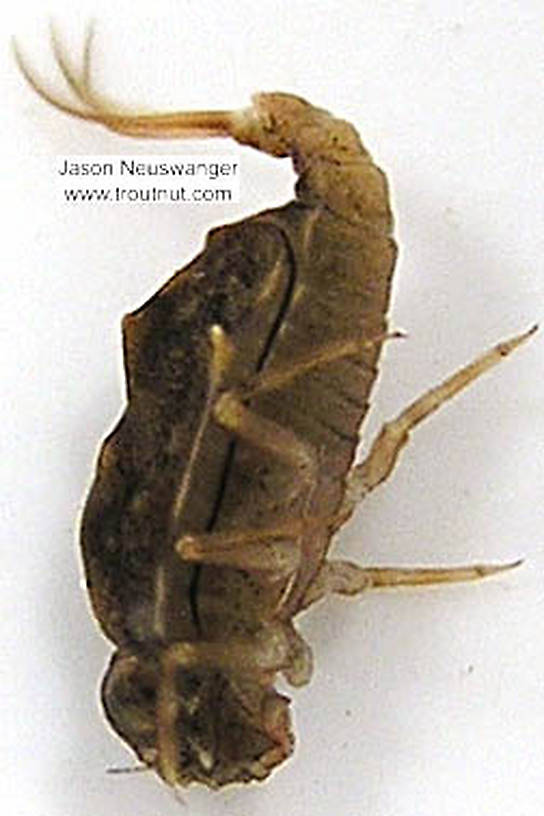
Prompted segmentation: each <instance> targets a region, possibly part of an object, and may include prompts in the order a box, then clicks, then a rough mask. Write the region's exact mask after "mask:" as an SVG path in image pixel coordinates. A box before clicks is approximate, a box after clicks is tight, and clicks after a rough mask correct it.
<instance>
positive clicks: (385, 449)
mask: <svg viewBox="0 0 544 816" xmlns="http://www.w3.org/2000/svg"><path fill="white" fill-rule="evenodd" d="M536 330H537V326H533V327H532V328H530V329H529V331H527V332H525V333H524V334H520V335H517V336H516V337H511V338H510V339H508V340H505V341H503V342H502V343H498V344H497V345H496V346H494V347H493V348H492V349H490V350H489V351H487V352H486V353H484V354H482V355H481V356H480V357H477V358H476V359H475V360H473V361H472V362H471V363H469V364H468V365H467V366H465V367H464V368H461V369H460V370H459V371H457V372H456V373H455V374H453V376H451V377H449V378H448V379H446V380H444V382H442V383H440V385H438V386H436V387H434V388H431V389H430V390H429V391H427V392H426V393H425V394H423V395H422V396H421V397H419V399H417V400H415V402H413V403H412V404H411V405H409V406H408V407H407V408H405V409H404V411H402V412H401V413H400V414H399V415H398V416H397V417H396V419H394V420H393V421H392V422H387V423H386V424H385V425H384V426H383V427H382V430H381V431H380V433H379V434H378V436H377V438H376V439H375V440H374V443H373V445H372V447H371V449H370V453H369V454H368V456H367V458H366V459H365V460H364V462H362V464H360V465H356V466H355V467H353V468H352V470H351V472H350V473H349V474H348V477H347V485H346V495H345V498H344V503H343V505H342V508H341V510H340V514H339V516H340V518H341V519H342V522H343V521H345V519H347V518H348V517H349V516H350V515H351V513H352V512H353V510H354V509H355V507H356V505H357V504H358V503H359V502H360V501H362V499H364V498H365V496H367V495H368V493H370V492H371V491H372V490H374V488H375V487H377V486H378V485H379V484H380V483H381V482H383V481H385V480H386V479H387V477H388V476H389V475H390V473H391V472H392V470H393V468H394V467H395V464H396V462H397V458H398V456H399V454H400V452H401V450H402V449H403V447H404V446H405V445H406V443H407V442H408V439H409V436H410V431H412V430H413V428H415V427H416V426H417V425H419V423H420V422H422V421H423V420H424V419H426V418H427V417H428V416H429V415H430V414H432V413H433V412H434V411H436V410H437V409H438V408H440V406H441V405H442V404H443V403H445V402H447V401H448V400H449V399H451V398H452V397H454V396H455V395H456V394H458V393H459V392H460V391H462V390H463V388H466V387H467V386H468V385H470V383H471V382H473V381H474V380H476V379H477V378H478V377H479V376H480V375H481V374H484V373H485V372H486V371H487V370H488V369H490V368H492V367H493V366H495V365H497V363H500V362H501V360H503V359H504V358H505V357H507V356H508V355H509V354H511V352H513V351H514V350H515V349H517V348H518V347H519V346H520V345H521V344H522V343H524V342H525V341H526V340H528V339H529V337H531V335H533V334H534V333H535V331H536Z"/></svg>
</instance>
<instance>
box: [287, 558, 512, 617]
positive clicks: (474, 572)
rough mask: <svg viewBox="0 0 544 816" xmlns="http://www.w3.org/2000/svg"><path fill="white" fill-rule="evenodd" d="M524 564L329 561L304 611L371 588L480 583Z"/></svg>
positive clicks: (305, 600)
mask: <svg viewBox="0 0 544 816" xmlns="http://www.w3.org/2000/svg"><path fill="white" fill-rule="evenodd" d="M520 564H521V561H514V562H513V563H511V564H471V565H470V566H463V567H414V568H410V567H361V566H359V565H358V564H353V563H352V562H351V561H326V562H325V563H324V564H323V566H322V567H321V569H320V571H319V572H318V574H317V576H316V577H315V579H314V580H313V581H312V583H311V584H310V586H309V587H308V589H307V590H306V594H305V595H304V598H303V600H302V604H301V609H307V608H308V607H309V606H311V605H312V604H314V603H315V602H316V601H319V600H320V599H321V598H323V597H324V596H325V595H330V594H338V595H358V594H359V593H361V592H365V591H366V590H368V589H383V588H391V587H399V586H421V585H429V584H449V583H457V582H459V581H476V580H478V579H479V578H485V577H486V576H488V575H494V574H495V573H497V572H504V571H505V570H509V569H513V568H514V567H517V566H519V565H520Z"/></svg>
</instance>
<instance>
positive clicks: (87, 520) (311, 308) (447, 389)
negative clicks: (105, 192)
mask: <svg viewBox="0 0 544 816" xmlns="http://www.w3.org/2000/svg"><path fill="white" fill-rule="evenodd" d="M53 47H54V51H55V56H56V60H57V63H58V66H59V68H60V70H61V73H62V74H63V76H64V79H65V80H66V82H67V85H68V88H69V89H70V90H71V92H72V94H73V95H74V97H75V101H74V102H66V101H64V100H63V99H62V98H61V97H57V95H56V94H54V93H52V92H50V91H49V90H47V89H46V88H45V86H44V85H43V84H42V83H41V82H40V81H38V80H37V79H35V78H34V75H33V73H32V72H31V71H30V70H29V68H28V67H27V65H26V63H25V62H24V61H23V59H22V58H21V56H20V54H18V60H19V65H20V67H21V70H22V71H23V73H24V74H25V76H26V78H27V79H28V81H29V83H30V85H31V86H32V87H33V88H34V90H36V91H37V92H38V93H39V94H40V95H41V96H42V97H43V98H44V99H46V100H47V101H48V102H50V103H51V104H53V105H54V106H55V107H56V108H58V109H60V110H61V111H64V112H66V113H68V114H70V115H72V116H76V117H79V118H80V119H83V120H86V121H88V122H94V123H96V124H99V125H103V126H104V127H106V128H108V129H109V130H112V131H115V132H116V133H118V134H121V135H127V136H132V137H137V138H150V139H153V138H161V137H165V136H167V137H170V138H172V137H180V138H185V137H190V138H197V137H200V136H206V137H207V136H211V137H230V138H233V139H235V140H236V141H237V142H239V143H240V144H242V145H249V146H251V147H253V148H256V149H257V150H260V151H263V152H265V153H268V154H270V155H272V156H276V157H279V158H281V157H289V158H290V159H291V160H292V163H293V167H294V170H295V172H296V174H297V176H298V180H297V183H296V187H295V196H294V199H293V200H292V201H290V202H289V203H287V204H285V205H284V206H281V207H278V208H276V209H270V210H267V211H265V212H262V213H259V214H258V215H255V216H253V217H250V218H246V219H244V220H243V221H239V222H238V223H233V224H229V225H227V226H224V227H220V228H218V229H214V230H213V231H212V232H211V233H210V234H209V236H208V238H207V241H206V245H205V248H204V249H203V251H202V252H201V253H200V254H199V255H198V256H197V257H196V258H195V259H194V260H193V261H192V262H191V263H189V265H188V266H187V267H185V268H184V269H181V270H180V271H178V272H176V274H175V275H174V276H173V277H172V278H171V279H170V280H169V281H168V282H167V283H166V284H165V285H164V286H163V287H162V288H161V289H160V291H159V292H158V293H157V294H155V295H154V296H153V297H152V298H151V299H150V300H148V302H147V303H145V304H144V305H143V306H141V307H140V308H139V309H137V310H136V311H135V312H133V313H131V314H129V315H127V316H126V317H125V318H124V321H123V342H124V357H125V368H126V377H127V405H126V408H125V410H124V413H123V415H122V417H121V419H120V420H119V422H118V424H117V426H116V427H115V429H114V430H113V431H112V432H111V433H110V434H109V436H108V437H107V439H106V440H105V442H104V444H103V445H102V448H101V451H100V455H99V458H98V464H97V468H96V476H95V480H94V484H93V486H92V489H91V492H90V495H89V497H88V500H87V504H86V507H85V511H84V515H83V521H82V529H81V546H82V552H83V560H84V565H85V572H86V580H87V586H88V590H89V594H90V598H91V603H92V607H93V610H94V614H95V616H96V618H97V621H98V623H99V624H100V626H101V628H102V630H103V632H104V633H105V634H106V636H107V637H108V638H109V639H110V640H111V641H112V642H113V643H114V644H115V647H116V651H115V652H114V654H113V657H112V659H111V662H110V665H109V668H108V670H107V672H106V676H105V679H104V681H103V685H102V700H103V705H104V709H105V712H106V715H107V718H108V720H109V722H110V723H111V725H112V726H113V728H114V729H115V731H116V732H117V733H118V734H119V735H120V736H121V737H122V738H123V740H125V741H126V742H127V743H128V744H129V745H130V747H131V748H132V749H133V750H134V752H135V753H136V754H137V756H138V757H139V758H140V760H141V761H142V763H144V765H145V766H148V767H149V768H151V769H154V770H155V771H156V772H157V773H158V774H159V775H160V777H161V778H162V779H163V780H164V781H165V782H166V783H168V784H169V785H173V786H178V785H181V786H186V785H189V784H190V783H193V782H201V783H204V784H205V785H208V786H209V787H211V788H219V787H222V786H224V785H227V784H230V783H235V782H238V783H239V782H249V781H251V780H258V779H264V778H265V777H267V776H268V775H269V773H270V772H271V770H272V769H273V768H274V767H276V766H277V765H279V764H280V763H281V762H283V761H284V760H285V759H286V758H287V757H288V756H289V755H290V754H291V753H292V751H293V742H294V740H293V735H292V731H291V725H290V715H289V702H290V701H289V700H288V698H287V697H285V696H284V695H283V694H280V693H278V692H277V691H276V689H275V680H276V678H277V675H278V674H282V675H283V676H284V677H285V678H286V679H287V681H288V682H289V683H290V684H291V685H293V686H300V685H303V684H305V683H307V682H308V681H309V680H310V677H311V673H312V657H311V650H310V647H309V646H308V645H307V644H306V643H305V641H304V640H303V639H302V637H301V636H300V634H299V633H298V632H297V629H296V627H295V624H294V620H295V618H296V616H297V615H298V614H299V613H300V612H301V611H303V610H305V609H307V608H308V607H309V606H311V605H312V604H313V603H315V602H316V601H318V600H319V599H321V598H323V597H324V596H326V595H328V594H330V593H340V594H343V595H355V594H357V593H360V592H363V591H366V590H368V589H371V588H374V587H391V586H397V585H413V584H433V583H438V582H450V581H460V580H470V579H476V578H480V577H482V576H485V575H490V574H493V573H496V572H499V571H501V570H505V569H509V568H510V567H512V566H514V564H507V565H497V566H494V565H472V566H466V567H454V568H444V569H441V568H433V569H431V568H414V569H407V568H395V567H388V568H385V567H379V568H372V567H365V566H359V565H357V564H355V563H351V562H347V561H341V560H334V559H330V558H329V557H328V552H329V549H330V546H331V542H332V540H333V538H334V536H335V534H336V533H337V531H338V529H339V528H340V527H341V526H342V525H343V524H344V522H345V521H346V520H347V519H348V518H349V517H350V516H351V514H352V513H353V511H354V510H355V508H356V507H357V506H358V505H359V503H360V502H361V500H362V499H364V498H365V496H367V495H368V494H369V493H370V492H371V491H372V490H374V488H376V487H377V486H378V485H379V484H381V483H382V482H383V481H385V480H386V479H387V477H388V476H389V474H390V473H391V472H392V470H393V468H394V466H395V463H396V461H397V459H398V456H399V454H400V451H401V450H402V448H403V447H404V445H405V444H406V443H407V441H408V438H409V435H410V432H411V430H412V429H413V428H415V426H416V425H417V424H418V423H420V422H421V421H423V420H424V419H425V418H426V417H427V416H429V414H431V413H432V412H434V411H435V410H436V409H438V408H439V407H440V406H441V405H442V404H443V403H444V402H445V401H447V400H449V399H450V398H451V397H453V396H454V395H455V394H457V393H458V392H459V391H461V390H462V389H463V388H465V387H466V386H467V385H469V384H470V383H471V382H472V381H473V380H475V379H476V378H477V377H479V376H480V375H481V374H483V373H484V372H485V371H487V370H488V369H489V368H491V367H492V366H494V365H495V364H497V363H498V362H500V361H501V360H502V359H503V358H504V357H505V356H507V355H509V354H510V353H511V352H512V351H513V350H514V349H516V348H518V346H520V345H521V344H522V343H523V342H524V341H525V340H526V339H527V338H528V337H529V336H530V335H531V334H532V333H533V332H534V331H535V328H536V327H533V328H532V329H530V330H529V331H527V332H526V333H524V334H521V335H519V336H517V337H513V338H511V339H509V340H506V341H504V342H502V343H499V344H498V345H497V346H495V347H494V348H492V349H491V350H490V351H488V352H487V353H485V354H483V355H482V356H480V357H478V358H477V359H476V360H475V361H473V362H472V363H470V364H469V365H467V366H466V367H465V368H463V369H461V370H460V371H458V372H456V373H455V374H453V376H451V377H450V378H448V379H447V380H445V381H444V382H442V383H441V384H440V385H438V386H437V387H435V388H432V389H431V390H430V391H428V392H427V393H425V394H423V395H422V396H421V397H419V398H418V399H416V400H415V401H414V402H413V403H412V404H411V405H409V406H408V407H407V408H406V409H405V410H404V411H402V413H401V414H400V415H399V416H398V417H397V418H396V419H394V420H393V421H391V422H388V423H387V424H386V425H385V426H384V427H383V429H382V431H381V432H380V434H379V435H378V437H377V438H376V439H375V441H374V443H373V445H372V447H371V448H370V452H369V454H368V456H367V458H366V459H365V460H364V461H363V462H361V463H355V462H354V459H355V453H356V447H357V445H358V442H359V432H360V428H361V424H362V422H363V420H364V418H365V415H366V413H367V410H368V406H369V399H370V393H371V390H372V387H373V383H374V381H375V378H376V374H377V366H378V361H379V359H380V352H381V348H382V346H383V343H384V342H385V341H386V340H387V339H388V337H390V336H391V335H392V334H394V333H390V332H388V327H387V319H386V315H387V312H388V308H389V299H390V287H391V279H392V275H393V269H394V265H395V257H396V247H395V243H394V240H393V237H392V230H393V220H392V215H391V210H390V204H389V198H388V191H387V182H386V179H385V176H384V174H383V173H382V171H381V170H380V169H379V168H378V167H376V165H375V164H374V163H373V161H372V158H371V156H370V155H369V153H368V151H367V150H366V148H365V147H364V146H363V144H362V143H361V141H360V138H359V135H358V133H357V131H356V130H355V129H354V127H353V126H352V125H350V124H349V123H347V122H345V121H342V120H341V119H336V118H334V117H333V116H332V115H330V114H329V113H327V112H326V111H324V110H320V109H318V108H316V107H313V106H312V105H311V104H309V103H308V102H306V101H304V100H303V99H301V98H299V97H297V96H292V95H290V94H286V93H260V94H257V95H256V96H254V97H253V101H252V104H251V105H250V107H249V108H247V109H245V110H241V111H204V112H191V113H185V112H182V113H164V114H152V115H138V114H135V115H131V114H128V113H124V112H121V110H120V109H119V110H118V109H116V108H115V107H112V106H111V104H110V103H107V102H105V101H104V100H103V99H102V98H101V97H100V95H99V94H97V93H96V92H95V91H94V90H93V88H92V86H91V84H90V70H89V51H90V41H88V42H87V45H86V48H85V57H84V60H83V68H82V70H81V72H78V71H75V70H74V69H73V67H72V66H71V65H70V62H69V60H68V59H67V57H66V56H65V54H64V52H63V50H62V48H61V47H60V45H59V42H58V40H57V39H56V38H55V37H54V38H53Z"/></svg>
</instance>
